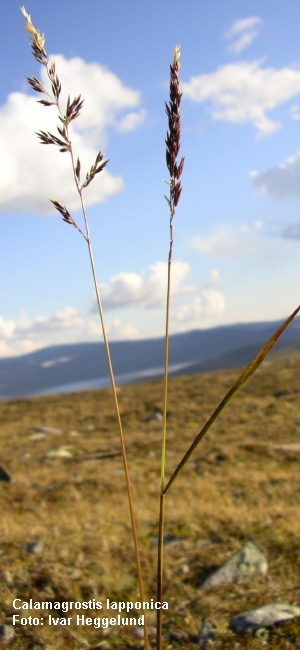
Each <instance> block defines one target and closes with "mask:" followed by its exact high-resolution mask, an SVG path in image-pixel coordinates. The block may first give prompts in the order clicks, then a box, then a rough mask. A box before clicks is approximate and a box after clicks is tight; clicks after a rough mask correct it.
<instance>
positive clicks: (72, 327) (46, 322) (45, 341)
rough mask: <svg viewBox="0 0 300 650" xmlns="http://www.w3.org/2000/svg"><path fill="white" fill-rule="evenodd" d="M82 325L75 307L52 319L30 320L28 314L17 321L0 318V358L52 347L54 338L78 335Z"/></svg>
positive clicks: (54, 315) (36, 318) (66, 309)
mask: <svg viewBox="0 0 300 650" xmlns="http://www.w3.org/2000/svg"><path fill="white" fill-rule="evenodd" d="M82 325H83V319H82V318H81V317H80V316H79V314H78V312H77V311H76V309H74V308H73V307H65V308H64V309H62V310H60V311H57V312H56V313H55V314H53V315H51V316H35V317H34V318H29V317H28V316H27V314H26V312H21V313H20V314H19V316H18V318H17V319H16V320H5V319H4V318H3V317H2V316H0V357H7V356H14V355H16V354H26V353H27V352H32V351H33V350H37V349H39V348H42V347H45V346H46V345H53V338H55V337H56V336H59V335H61V334H62V333H63V335H64V336H65V334H66V333H67V334H68V335H70V333H71V334H72V333H74V332H78V330H81V328H82Z"/></svg>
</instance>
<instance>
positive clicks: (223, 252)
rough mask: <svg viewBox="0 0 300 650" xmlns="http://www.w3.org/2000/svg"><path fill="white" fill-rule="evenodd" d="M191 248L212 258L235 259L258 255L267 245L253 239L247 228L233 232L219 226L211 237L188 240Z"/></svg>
mask: <svg viewBox="0 0 300 650" xmlns="http://www.w3.org/2000/svg"><path fill="white" fill-rule="evenodd" d="M190 245H191V248H194V249H195V250H197V251H199V252H200V253H203V254H205V255H211V256H212V257H220V258H227V259H236V258H240V257H244V256H245V255H254V256H256V255H259V254H260V253H261V252H263V251H264V250H265V249H266V247H267V244H266V243H265V242H262V241H261V240H258V239H256V238H254V237H253V236H252V235H251V233H250V236H249V227H247V228H246V229H245V226H244V227H243V226H241V227H240V228H238V230H236V231H234V230H232V229H230V228H225V227H224V226H220V227H219V228H218V229H217V230H216V231H215V232H214V233H213V234H212V235H206V236H204V237H201V236H199V235H196V236H195V237H192V238H191V240H190Z"/></svg>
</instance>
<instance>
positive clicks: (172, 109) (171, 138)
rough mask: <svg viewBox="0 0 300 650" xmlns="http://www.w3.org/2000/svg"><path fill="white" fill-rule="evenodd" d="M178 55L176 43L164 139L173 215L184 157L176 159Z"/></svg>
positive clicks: (171, 68) (179, 192)
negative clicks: (166, 128)
mask: <svg viewBox="0 0 300 650" xmlns="http://www.w3.org/2000/svg"><path fill="white" fill-rule="evenodd" d="M179 57H180V45H176V47H175V48H174V50H173V63H172V65H170V101H169V104H166V113H167V116H168V127H169V130H168V132H167V138H166V141H165V142H166V163H167V167H168V170H169V173H170V202H169V201H168V203H169V206H170V209H171V213H172V215H174V212H175V208H176V206H177V204H178V201H179V198H180V194H181V183H180V177H181V174H182V170H183V165H184V158H181V160H180V162H178V161H177V156H178V153H179V149H180V102H181V96H182V93H181V92H180V90H179V75H178V71H179V67H180V64H179Z"/></svg>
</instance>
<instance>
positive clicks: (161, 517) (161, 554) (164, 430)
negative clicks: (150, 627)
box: [156, 208, 174, 650]
mask: <svg viewBox="0 0 300 650" xmlns="http://www.w3.org/2000/svg"><path fill="white" fill-rule="evenodd" d="M173 217H174V210H172V208H171V213H170V246H169V256H168V279H167V299H166V328H165V348H164V384H163V427H162V445H161V470H160V502H159V524H158V549H157V601H158V602H162V600H163V567H164V521H165V498H164V493H163V492H164V487H165V471H166V444H167V404H168V366H169V323H170V293H171V265H172V249H173ZM156 635H157V650H161V648H162V609H158V610H157V631H156Z"/></svg>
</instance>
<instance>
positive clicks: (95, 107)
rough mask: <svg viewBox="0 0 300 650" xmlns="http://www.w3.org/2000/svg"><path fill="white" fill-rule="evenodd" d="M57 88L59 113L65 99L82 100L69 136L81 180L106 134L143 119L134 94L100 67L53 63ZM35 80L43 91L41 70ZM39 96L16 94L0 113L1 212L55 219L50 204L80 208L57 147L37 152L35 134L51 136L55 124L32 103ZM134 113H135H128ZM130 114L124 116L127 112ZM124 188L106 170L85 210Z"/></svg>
mask: <svg viewBox="0 0 300 650" xmlns="http://www.w3.org/2000/svg"><path fill="white" fill-rule="evenodd" d="M53 58H54V59H55V61H56V67H57V72H58V76H59V78H60V80H61V83H62V101H61V105H62V107H63V109H64V106H65V101H66V98H67V95H68V94H70V96H71V98H73V97H75V96H77V95H79V94H81V95H82V98H84V100H85V102H84V106H83V109H82V113H81V115H80V117H79V118H78V119H76V120H74V122H72V123H71V126H70V133H71V139H72V144H73V148H74V152H75V157H76V158H77V155H79V157H80V160H81V164H82V175H83V178H84V177H85V173H86V172H87V171H88V170H89V169H90V167H91V165H92V164H93V163H94V161H95V157H96V155H97V153H98V152H99V150H100V149H101V150H103V148H104V146H105V143H106V140H107V130H108V128H114V129H116V130H120V131H128V130H131V129H134V128H136V126H137V125H138V124H140V123H141V122H142V120H143V119H144V117H145V112H144V111H142V110H141V109H140V108H139V105H140V102H141V98H140V94H139V92H137V91H136V90H132V89H131V88H128V87H126V86H125V85H124V84H123V83H122V81H121V80H120V79H119V78H118V77H117V76H116V75H115V74H113V73H112V72H110V71H109V70H108V69H107V68H105V67H104V66H101V65H100V64H99V63H86V62H85V61H83V60H82V59H80V58H78V57H77V58H73V59H69V60H67V59H65V58H64V57H63V56H62V55H61V54H58V55H55V56H54V57H53ZM41 68H42V69H41V71H40V78H41V81H42V83H43V85H44V86H46V87H48V86H49V82H48V81H47V78H46V70H45V68H44V67H43V66H42V67H41ZM41 97H42V96H41V95H40V94H38V93H35V94H34V97H32V96H31V95H28V94H25V93H22V92H15V93H12V94H10V95H9V96H8V98H7V101H6V103H5V104H4V105H2V106H1V107H0V120H1V134H0V211H2V212H22V211H25V210H30V211H33V212H35V213H39V214H50V213H52V214H53V213H54V212H55V209H54V208H53V206H52V204H51V203H50V201H49V198H56V199H57V200H58V201H59V202H60V203H63V204H66V206H67V208H68V209H69V210H76V209H78V208H79V202H78V198H77V192H76V189H75V186H74V180H73V179H72V173H71V165H70V157H69V154H67V153H64V154H62V153H60V152H59V151H58V148H57V147H54V146H53V145H47V146H43V147H41V145H40V143H39V141H38V138H37V136H36V135H35V132H36V131H39V130H43V131H48V130H49V131H50V132H52V133H54V134H55V133H56V125H57V123H58V118H57V115H56V113H57V111H56V109H55V107H47V108H44V107H43V106H41V104H38V103H37V101H36V100H37V99H40V98H41ZM133 109H137V110H133ZM128 111H129V112H128ZM122 188H123V181H122V178H121V177H119V176H113V175H112V174H111V173H110V172H109V166H108V167H106V168H105V169H104V170H103V171H102V172H101V174H99V175H98V176H96V177H95V179H94V180H93V182H92V183H91V184H90V185H89V186H88V188H87V189H86V190H85V201H86V205H92V204H94V203H98V202H101V201H105V200H106V199H107V198H108V196H110V195H111V194H115V193H116V192H119V191H120V190H122Z"/></svg>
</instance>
